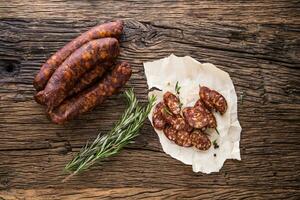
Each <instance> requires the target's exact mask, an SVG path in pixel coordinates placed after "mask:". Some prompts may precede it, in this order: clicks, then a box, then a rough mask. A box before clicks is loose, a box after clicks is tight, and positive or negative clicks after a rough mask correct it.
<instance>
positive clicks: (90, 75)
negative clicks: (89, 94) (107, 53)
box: [68, 61, 114, 96]
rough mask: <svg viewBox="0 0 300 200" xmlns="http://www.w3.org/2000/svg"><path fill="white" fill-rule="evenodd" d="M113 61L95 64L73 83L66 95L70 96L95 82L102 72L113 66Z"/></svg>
mask: <svg viewBox="0 0 300 200" xmlns="http://www.w3.org/2000/svg"><path fill="white" fill-rule="evenodd" d="M113 65H114V64H113V62H110V61H108V62H105V63H99V64H96V66H95V67H94V68H93V69H91V70H90V71H88V72H86V73H85V74H84V75H83V76H82V77H80V79H79V80H78V82H77V83H76V84H75V86H74V88H72V89H71V90H70V91H69V92H68V96H72V95H74V94H77V93H79V92H81V91H83V90H84V89H85V88H87V87H89V86H90V85H91V84H93V83H95V81H97V80H98V79H99V78H101V77H102V75H103V74H104V72H105V71H106V70H108V69H110V68H111V67H112V66H113Z"/></svg>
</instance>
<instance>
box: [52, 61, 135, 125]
mask: <svg viewBox="0 0 300 200" xmlns="http://www.w3.org/2000/svg"><path fill="white" fill-rule="evenodd" d="M130 76H131V68H130V66H129V64H128V63H126V62H122V63H120V64H118V65H117V66H116V67H115V68H114V69H113V71H112V72H111V73H110V74H107V75H106V76H104V78H103V79H102V80H101V81H100V82H99V83H97V84H96V85H94V86H92V87H90V88H88V89H86V90H85V91H83V92H82V93H79V94H78V95H76V96H74V97H72V98H71V99H67V100H65V101H64V102H63V103H62V104H61V105H60V106H59V107H57V108H56V109H54V110H53V111H50V112H49V113H48V114H49V116H50V118H51V120H52V121H53V122H54V123H57V124H62V123H64V122H66V121H67V120H70V119H73V118H74V117H76V116H78V115H79V114H82V113H85V112H88V111H90V110H92V109H93V108H95V107H96V106H97V105H99V104H101V103H102V102H103V101H104V100H105V99H106V98H108V97H110V96H111V95H113V94H114V93H116V92H118V90H119V89H120V88H121V87H123V86H124V85H125V83H126V82H127V81H128V80H129V78H130Z"/></svg>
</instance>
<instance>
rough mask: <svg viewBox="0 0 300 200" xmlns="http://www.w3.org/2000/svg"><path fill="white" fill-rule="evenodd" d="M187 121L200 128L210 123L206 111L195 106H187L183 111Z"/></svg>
mask: <svg viewBox="0 0 300 200" xmlns="http://www.w3.org/2000/svg"><path fill="white" fill-rule="evenodd" d="M182 113H183V116H184V118H185V120H186V122H187V123H188V124H189V125H190V126H192V127H194V128H198V129H202V128H204V127H206V126H207V125H208V118H207V115H206V113H205V112H203V111H202V112H201V111H200V110H199V109H197V108H194V107H186V108H184V109H183V111H182Z"/></svg>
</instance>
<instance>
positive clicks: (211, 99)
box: [199, 86, 227, 115]
mask: <svg viewBox="0 0 300 200" xmlns="http://www.w3.org/2000/svg"><path fill="white" fill-rule="evenodd" d="M199 96H200V98H201V100H202V101H203V103H204V105H205V106H206V108H208V109H209V110H212V109H215V110H217V111H219V112H220V113H221V115H222V114H224V113H225V112H226V110H227V102H226V99H225V98H224V97H223V96H222V95H221V94H220V93H218V92H217V91H215V90H211V89H209V88H208V87H204V86H202V87H200V92H199Z"/></svg>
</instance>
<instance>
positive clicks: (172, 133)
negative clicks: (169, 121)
mask: <svg viewBox="0 0 300 200" xmlns="http://www.w3.org/2000/svg"><path fill="white" fill-rule="evenodd" d="M163 132H164V134H165V136H166V137H167V138H168V139H169V140H171V141H176V137H177V130H176V129H174V128H173V127H172V126H170V125H167V126H166V127H165V128H164V130H163Z"/></svg>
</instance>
